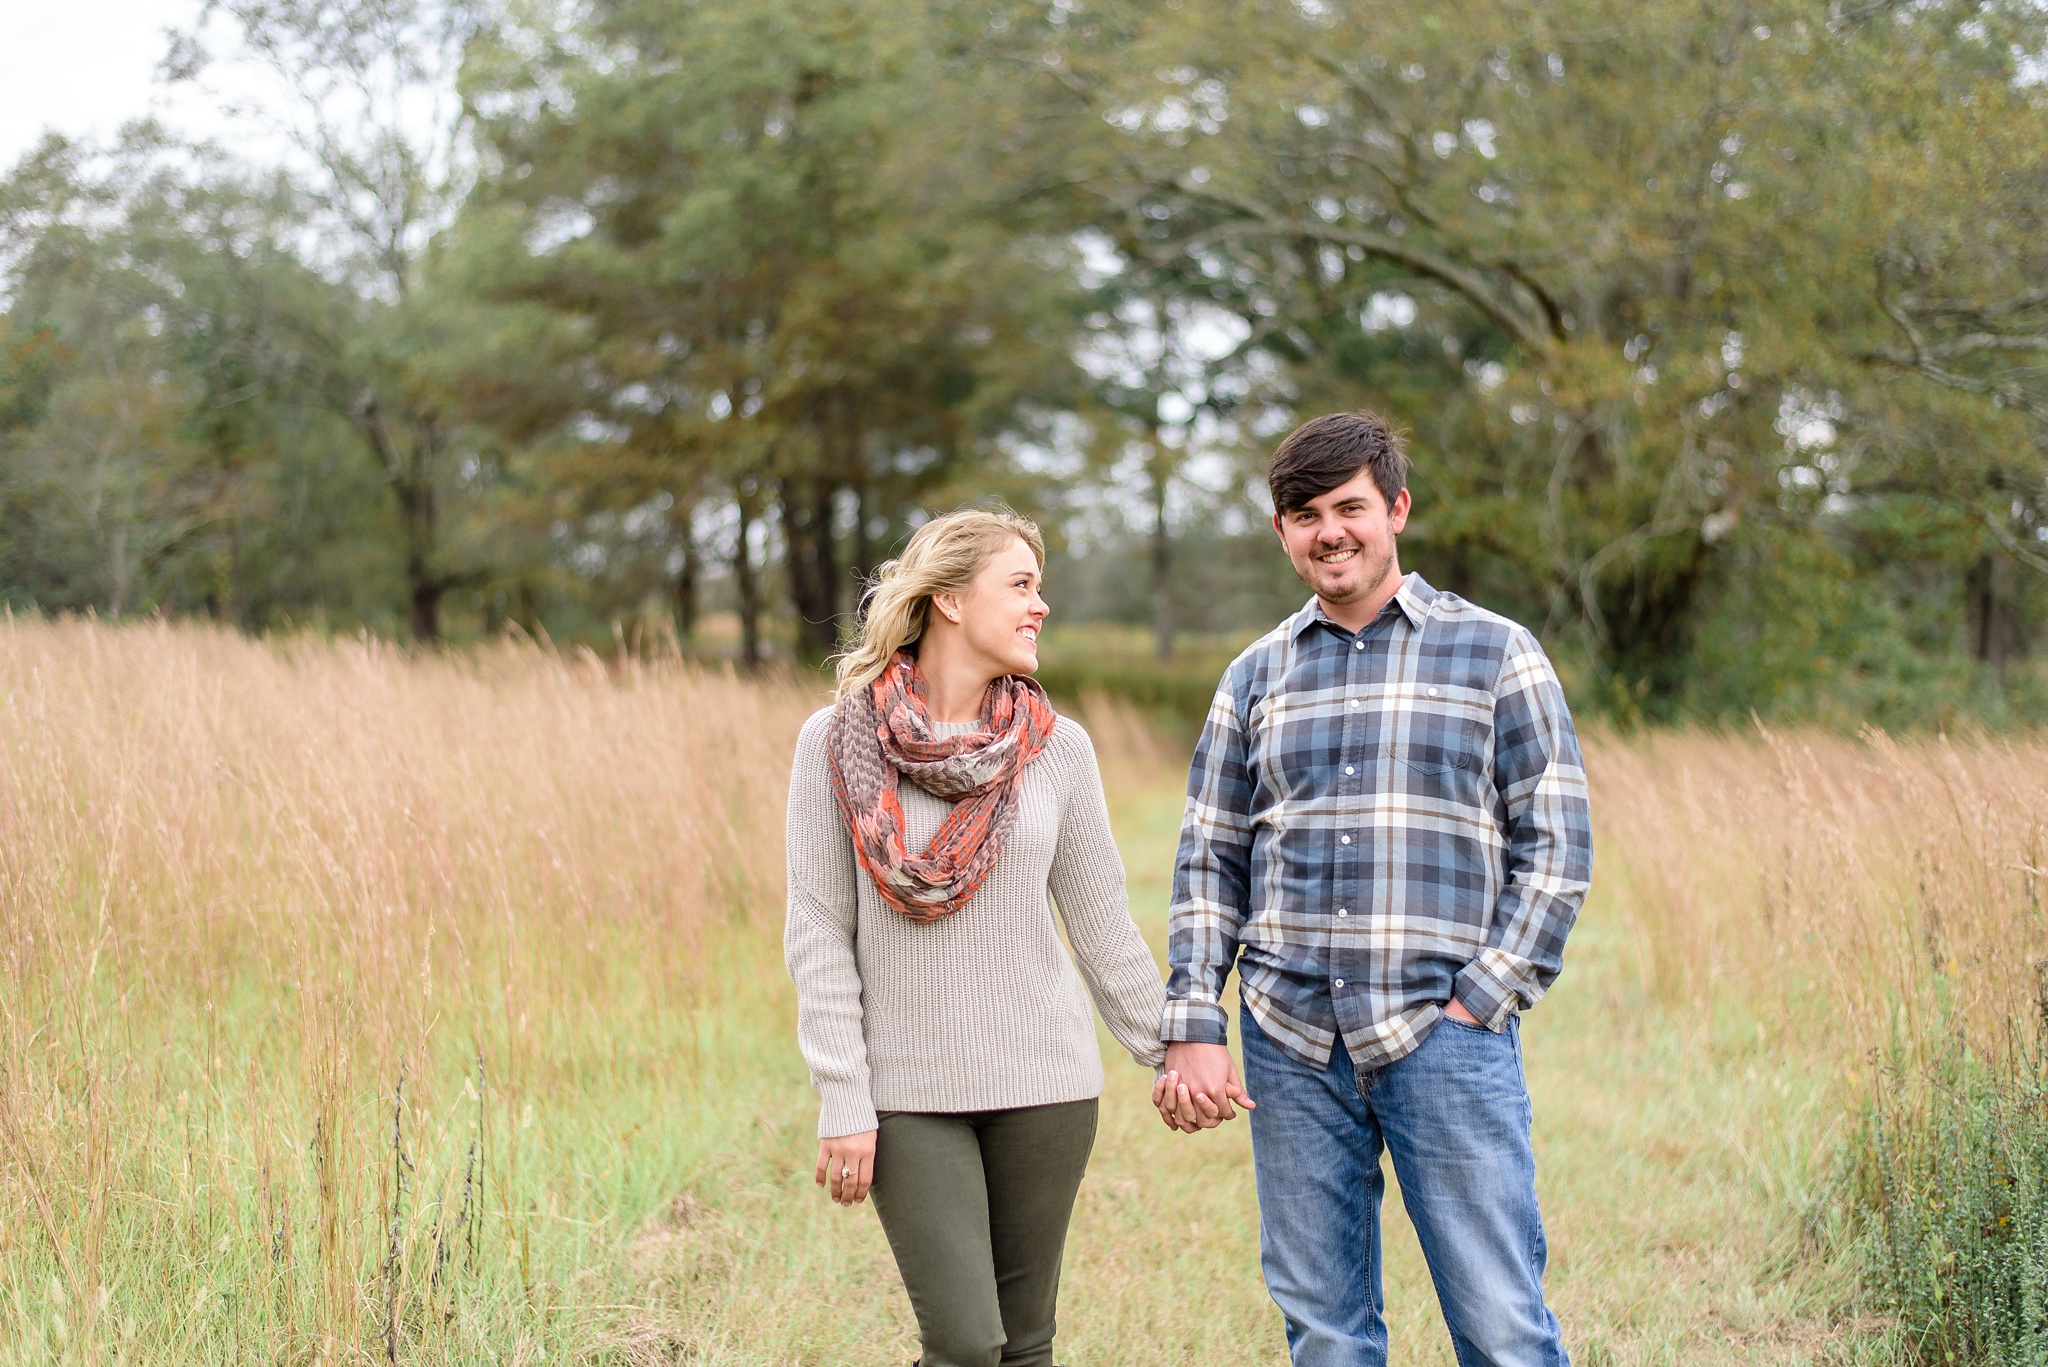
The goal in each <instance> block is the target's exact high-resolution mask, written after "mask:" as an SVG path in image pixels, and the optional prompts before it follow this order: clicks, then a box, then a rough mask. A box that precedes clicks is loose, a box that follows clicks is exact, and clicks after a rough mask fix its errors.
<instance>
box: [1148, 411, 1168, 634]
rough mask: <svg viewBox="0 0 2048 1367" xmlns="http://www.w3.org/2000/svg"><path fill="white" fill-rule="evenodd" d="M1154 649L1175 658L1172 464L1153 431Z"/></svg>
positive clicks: (1164, 446) (1156, 433)
mask: <svg viewBox="0 0 2048 1367" xmlns="http://www.w3.org/2000/svg"><path fill="white" fill-rule="evenodd" d="M1150 465H1151V475H1152V649H1153V653H1154V654H1155V655H1157V656H1158V657H1159V658H1160V659H1161V660H1171V659H1172V658H1173V537H1172V534H1171V532H1170V531H1169V530H1168V528H1167V525H1166V488H1167V483H1168V481H1169V480H1170V479H1171V478H1172V468H1171V465H1170V457H1169V455H1168V448H1167V446H1166V444H1165V443H1164V442H1162V441H1160V440H1159V433H1158V432H1157V431H1155V432H1153V433H1152V459H1151V462H1150Z"/></svg>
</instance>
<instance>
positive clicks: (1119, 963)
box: [1049, 717, 1166, 1068]
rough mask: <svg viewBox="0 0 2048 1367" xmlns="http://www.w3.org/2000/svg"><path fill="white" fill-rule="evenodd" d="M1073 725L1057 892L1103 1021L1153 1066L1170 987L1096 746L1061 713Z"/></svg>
mask: <svg viewBox="0 0 2048 1367" xmlns="http://www.w3.org/2000/svg"><path fill="white" fill-rule="evenodd" d="M1068 728H1072V730H1073V733H1074V735H1075V736H1077V737H1078V738H1079V740H1078V745H1077V746H1076V753H1075V754H1074V755H1073V756H1072V757H1071V758H1070V759H1069V761H1068V762H1069V763H1070V764H1072V766H1073V772H1072V773H1070V774H1069V775H1068V776H1067V781H1066V785H1065V786H1066V802H1065V806H1064V809H1063V811H1062V813H1061V816H1060V836H1059V846H1058V849H1057V850H1056V851H1055V853H1054V854H1053V860H1052V874H1051V878H1050V880H1049V881H1050V884H1051V887H1052V895H1053V900H1054V901H1055V902H1056V903H1057V904H1058V905H1059V909H1060V918H1061V919H1062V920H1063V921H1065V922H1066V925H1067V940H1068V942H1069V943H1070V944H1072V945H1073V947H1074V958H1075V961H1076V963H1077V964H1078V965H1079V967H1080V969H1081V977H1082V978H1083V980H1084V981H1086V982H1087V984H1088V991H1089V994H1090V995H1091V996H1093V997H1094V998H1095V1009H1096V1010H1098V1011H1100V1012H1101V1013H1102V1020H1103V1023H1104V1024H1106V1025H1107V1026H1109V1032H1110V1034H1112V1035H1114V1036H1116V1040H1117V1043H1119V1044H1121V1045H1123V1047H1124V1048H1125V1049H1126V1050H1128V1051H1129V1053H1130V1055H1131V1057H1132V1058H1133V1059H1135V1060H1136V1061H1137V1062H1138V1063H1140V1064H1142V1065H1143V1066H1145V1067H1148V1068H1156V1067H1157V1066H1159V1064H1160V1063H1161V1062H1162V1061H1164V1060H1165V1058H1166V1046H1165V1045H1163V1044H1161V1043H1160V1042H1159V1019H1160V1014H1161V1012H1162V1011H1163V1010H1164V1009H1165V1005H1166V988H1165V985H1164V984H1163V983H1161V982H1160V980H1159V965H1158V964H1157V963H1155V962H1154V961H1153V958H1152V951H1151V950H1149V949H1147V948H1146V947H1145V940H1144V937H1143V936H1141V935H1139V934H1138V927H1137V925H1136V924H1135V923H1133V922H1132V920H1131V909H1130V901H1129V898H1128V897H1127V896H1126V894H1125V891H1124V863H1123V859H1122V858H1121V857H1120V856H1119V855H1118V854H1117V849H1116V841H1115V839H1114V838H1113V837H1112V836H1111V834H1110V827H1109V803H1108V802H1107V801H1106V800H1105V799H1104V797H1103V794H1102V773H1101V771H1100V770H1099V769H1098V768H1097V767H1096V764H1095V746H1094V744H1093V743H1092V742H1091V741H1090V740H1089V739H1088V733H1087V732H1086V731H1084V730H1082V729H1081V727H1080V726H1079V725H1078V724H1077V723H1075V722H1072V721H1070V720H1068V719H1067V718H1065V717H1062V718H1060V721H1059V729H1060V730H1061V731H1065V730H1067V729H1068Z"/></svg>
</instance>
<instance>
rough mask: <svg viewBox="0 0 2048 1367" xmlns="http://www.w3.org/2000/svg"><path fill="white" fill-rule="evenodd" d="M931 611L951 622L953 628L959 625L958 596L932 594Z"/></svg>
mask: <svg viewBox="0 0 2048 1367" xmlns="http://www.w3.org/2000/svg"><path fill="white" fill-rule="evenodd" d="M932 610H933V611H935V612H937V613H938V614H939V616H941V617H943V618H945V619H946V620H947V621H949V622H951V623H952V624H953V625H954V626H956V627H957V626H959V625H960V597H959V595H958V594H952V593H935V594H933V595H932Z"/></svg>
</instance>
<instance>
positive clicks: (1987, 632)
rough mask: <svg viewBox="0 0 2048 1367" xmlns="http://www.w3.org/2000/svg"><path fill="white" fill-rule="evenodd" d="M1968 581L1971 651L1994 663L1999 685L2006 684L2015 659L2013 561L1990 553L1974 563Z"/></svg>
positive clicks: (1989, 662)
mask: <svg viewBox="0 0 2048 1367" xmlns="http://www.w3.org/2000/svg"><path fill="white" fill-rule="evenodd" d="M1966 582H1967V584H1968V586H1969V596H1970V627H1971V632H1970V634H1971V637H1972V638H1973V639H1972V640H1971V642H1970V645H1971V654H1973V655H1975V656H1976V657H1977V660H1978V662H1979V663H1980V664H1984V665H1988V666H1990V668H1991V672H1992V673H1993V674H1994V675H1995V676H1996V677H1997V679H1998V686H1999V687H2000V688H2004V687H2005V679H2006V671H2007V667H2008V666H2009V665H2010V664H2011V662H2012V636H2013V632H2012V623H2011V620H2010V609H2009V607H2008V604H2009V603H2010V602H2011V599H2012V594H2013V584H2012V562H2011V561H2009V560H2007V559H2006V558H2005V557H2004V556H2002V555H1998V554H1995V553H1994V554H1989V555H1986V556H1984V557H1983V558H1982V559H1980V560H1979V561H1978V562H1977V563H1976V564H1975V565H1974V566H1972V567H1971V569H1970V573H1969V576H1968V579H1967V581H1966Z"/></svg>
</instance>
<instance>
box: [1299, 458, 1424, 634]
mask: <svg viewBox="0 0 2048 1367" xmlns="http://www.w3.org/2000/svg"><path fill="white" fill-rule="evenodd" d="M1407 525H1408V491H1407V490H1406V489H1403V490H1402V491H1401V492H1400V494H1399V495H1398V496H1397V497H1396V498H1395V499H1394V506H1393V507H1391V508H1389V507H1388V506H1387V500H1386V498H1385V496H1383V495H1382V494H1381V493H1380V490H1379V486H1378V485H1377V484H1374V483H1373V482H1372V474H1371V473H1370V472H1369V471H1366V470H1360V471H1359V472H1358V473H1357V474H1355V475H1353V476H1352V477H1351V478H1350V479H1349V480H1347V481H1346V482H1345V483H1343V484H1340V485H1338V486H1337V487H1336V488H1334V489H1332V490H1330V492H1329V493H1327V494H1324V495H1323V496H1322V497H1320V498H1317V499H1314V500H1311V501H1310V502H1309V504H1308V505H1307V506H1306V507H1302V508H1290V509H1288V510H1287V511H1286V512H1284V513H1276V514H1274V516H1273V530H1274V531H1276V532H1278V533H1279V534H1280V544H1281V545H1283V546H1285V547H1286V548H1287V558H1288V559H1289V560H1291V561H1293V562H1294V572H1295V573H1296V574H1298V575H1300V576H1301V582H1302V583H1304V584H1307V585H1308V586H1309V588H1311V589H1313V590H1314V591H1315V595H1316V597H1318V598H1320V599H1322V600H1323V601H1324V602H1325V603H1331V604H1336V605H1339V606H1342V605H1343V604H1346V603H1355V602H1360V601H1362V600H1368V599H1370V598H1372V597H1373V596H1374V595H1375V594H1377V593H1379V592H1380V591H1381V590H1382V589H1383V588H1385V586H1386V583H1387V581H1388V580H1389V579H1391V578H1398V577H1399V575H1400V568H1399V563H1398V561H1397V560H1396V558H1395V554H1394V538H1395V537H1396V536H1399V535H1400V534H1401V529H1402V528H1404V527H1406V526H1407Z"/></svg>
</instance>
